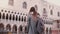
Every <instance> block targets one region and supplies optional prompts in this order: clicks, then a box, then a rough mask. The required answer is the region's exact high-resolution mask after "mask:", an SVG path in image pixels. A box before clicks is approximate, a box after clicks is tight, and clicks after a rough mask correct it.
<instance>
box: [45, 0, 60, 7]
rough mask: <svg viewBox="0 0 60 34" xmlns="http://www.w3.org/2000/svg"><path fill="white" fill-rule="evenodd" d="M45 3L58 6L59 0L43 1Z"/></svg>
mask: <svg viewBox="0 0 60 34" xmlns="http://www.w3.org/2000/svg"><path fill="white" fill-rule="evenodd" d="M45 1H47V2H49V3H52V4H55V5H58V6H60V0H45Z"/></svg>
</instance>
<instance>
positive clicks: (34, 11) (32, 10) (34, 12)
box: [29, 7, 37, 14]
mask: <svg viewBox="0 0 60 34" xmlns="http://www.w3.org/2000/svg"><path fill="white" fill-rule="evenodd" d="M29 13H31V14H37V12H36V10H35V8H34V7H31V9H30V12H29Z"/></svg>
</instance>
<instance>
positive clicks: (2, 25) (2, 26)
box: [0, 23, 4, 31]
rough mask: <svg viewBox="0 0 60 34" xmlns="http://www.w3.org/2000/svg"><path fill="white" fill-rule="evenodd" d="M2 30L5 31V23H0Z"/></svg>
mask: <svg viewBox="0 0 60 34" xmlns="http://www.w3.org/2000/svg"><path fill="white" fill-rule="evenodd" d="M0 31H4V24H3V23H0Z"/></svg>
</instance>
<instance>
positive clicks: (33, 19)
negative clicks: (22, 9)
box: [28, 7, 42, 34]
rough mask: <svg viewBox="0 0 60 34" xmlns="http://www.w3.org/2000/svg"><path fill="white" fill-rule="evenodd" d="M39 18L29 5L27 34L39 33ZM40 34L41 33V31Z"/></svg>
mask: <svg viewBox="0 0 60 34" xmlns="http://www.w3.org/2000/svg"><path fill="white" fill-rule="evenodd" d="M38 20H39V18H38V17H37V12H36V11H35V8H34V7H31V9H30V12H29V15H28V34H40V33H41V30H40V28H39V26H40V25H39V22H40V20H39V22H38ZM38 30H39V31H38ZM41 34H42V33H41Z"/></svg>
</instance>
